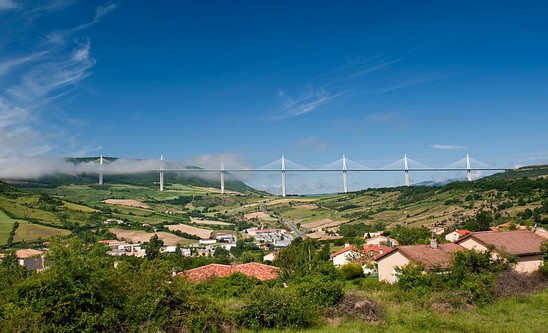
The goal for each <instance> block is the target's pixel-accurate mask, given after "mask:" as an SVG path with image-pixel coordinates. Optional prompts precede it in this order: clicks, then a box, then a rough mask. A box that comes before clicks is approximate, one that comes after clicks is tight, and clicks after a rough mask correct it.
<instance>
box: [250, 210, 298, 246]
mask: <svg viewBox="0 0 548 333" xmlns="http://www.w3.org/2000/svg"><path fill="white" fill-rule="evenodd" d="M259 210H260V211H261V212H263V213H265V214H268V215H270V216H272V217H276V218H280V219H281V220H282V221H283V222H284V223H285V224H287V225H288V226H289V227H290V228H291V230H293V232H294V233H295V235H296V236H297V237H300V238H303V234H301V232H300V231H299V229H298V228H297V227H296V226H295V225H294V224H293V222H291V220H290V219H286V218H285V217H281V216H278V215H275V214H272V213H270V212H269V211H268V210H267V209H266V206H265V204H264V203H263V204H261V205H260V206H259Z"/></svg>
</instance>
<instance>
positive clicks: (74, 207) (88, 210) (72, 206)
mask: <svg viewBox="0 0 548 333" xmlns="http://www.w3.org/2000/svg"><path fill="white" fill-rule="evenodd" d="M63 205H64V206H65V207H67V208H68V209H70V210H76V211H80V212H84V213H95V212H98V210H97V209H93V208H91V207H88V206H84V205H78V204H75V203H72V202H69V201H63Z"/></svg>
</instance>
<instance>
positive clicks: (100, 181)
mask: <svg viewBox="0 0 548 333" xmlns="http://www.w3.org/2000/svg"><path fill="white" fill-rule="evenodd" d="M103 164H104V161H103V154H101V157H99V185H103V170H104V169H103Z"/></svg>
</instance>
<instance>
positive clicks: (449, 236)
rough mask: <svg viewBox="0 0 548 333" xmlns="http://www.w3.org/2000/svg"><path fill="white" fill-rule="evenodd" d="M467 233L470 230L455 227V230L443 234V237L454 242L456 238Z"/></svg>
mask: <svg viewBox="0 0 548 333" xmlns="http://www.w3.org/2000/svg"><path fill="white" fill-rule="evenodd" d="M469 233H470V231H468V230H466V229H462V230H458V229H457V230H455V231H453V232H450V233H448V234H447V235H445V239H446V240H448V241H449V242H451V243H454V242H456V241H457V240H459V239H460V238H462V237H464V236H466V235H468V234H469Z"/></svg>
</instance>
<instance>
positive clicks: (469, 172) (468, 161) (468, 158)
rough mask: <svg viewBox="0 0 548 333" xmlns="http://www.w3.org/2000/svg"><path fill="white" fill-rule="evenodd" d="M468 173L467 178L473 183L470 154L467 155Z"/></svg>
mask: <svg viewBox="0 0 548 333" xmlns="http://www.w3.org/2000/svg"><path fill="white" fill-rule="evenodd" d="M466 173H467V176H468V177H467V178H468V181H469V182H471V181H472V168H471V167H470V156H468V154H466Z"/></svg>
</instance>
